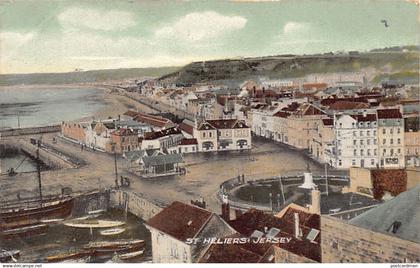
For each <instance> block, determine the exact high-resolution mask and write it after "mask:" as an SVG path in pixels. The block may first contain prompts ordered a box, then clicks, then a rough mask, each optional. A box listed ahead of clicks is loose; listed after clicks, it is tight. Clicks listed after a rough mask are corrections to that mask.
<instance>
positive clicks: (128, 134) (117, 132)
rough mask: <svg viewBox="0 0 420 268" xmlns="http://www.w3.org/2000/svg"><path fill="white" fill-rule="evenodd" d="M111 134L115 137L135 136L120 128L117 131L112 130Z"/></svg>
mask: <svg viewBox="0 0 420 268" xmlns="http://www.w3.org/2000/svg"><path fill="white" fill-rule="evenodd" d="M111 134H114V135H117V136H134V135H137V134H136V133H134V131H132V130H131V129H129V128H120V129H117V130H114V131H113V132H112V133H111Z"/></svg>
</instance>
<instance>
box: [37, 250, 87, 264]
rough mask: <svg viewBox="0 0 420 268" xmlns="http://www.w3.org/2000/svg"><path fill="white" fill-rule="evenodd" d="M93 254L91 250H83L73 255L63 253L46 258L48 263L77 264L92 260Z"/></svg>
mask: <svg viewBox="0 0 420 268" xmlns="http://www.w3.org/2000/svg"><path fill="white" fill-rule="evenodd" d="M92 254H93V252H92V251H89V250H81V251H78V252H73V253H62V254H58V255H52V256H48V257H46V258H45V260H46V261H47V262H73V261H74V262H76V261H77V260H80V259H85V258H88V257H89V258H90V256H92Z"/></svg>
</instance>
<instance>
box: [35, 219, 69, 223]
mask: <svg viewBox="0 0 420 268" xmlns="http://www.w3.org/2000/svg"><path fill="white" fill-rule="evenodd" d="M64 220H65V219H45V220H40V222H42V223H59V222H62V221H64Z"/></svg>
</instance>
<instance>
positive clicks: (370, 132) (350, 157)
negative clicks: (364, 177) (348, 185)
mask: <svg viewBox="0 0 420 268" xmlns="http://www.w3.org/2000/svg"><path fill="white" fill-rule="evenodd" d="M334 136H335V138H334V144H333V147H332V150H331V154H329V157H328V158H329V159H328V163H329V164H330V165H331V166H333V167H335V168H340V169H343V168H350V167H371V168H373V167H376V166H377V164H378V160H377V159H378V145H377V138H376V137H377V117H376V113H369V114H367V113H366V112H364V113H363V114H356V115H348V114H340V115H335V120H334Z"/></svg>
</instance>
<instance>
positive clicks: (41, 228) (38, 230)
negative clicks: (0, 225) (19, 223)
mask: <svg viewBox="0 0 420 268" xmlns="http://www.w3.org/2000/svg"><path fill="white" fill-rule="evenodd" d="M47 231H48V225H46V224H39V225H35V226H26V227H21V228H15V229H8V230H4V231H2V232H1V238H2V239H5V240H9V239H14V238H24V237H29V236H35V235H41V234H46V233H47Z"/></svg>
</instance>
